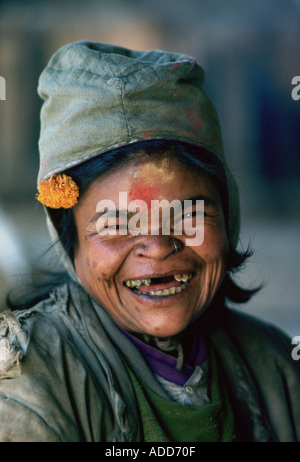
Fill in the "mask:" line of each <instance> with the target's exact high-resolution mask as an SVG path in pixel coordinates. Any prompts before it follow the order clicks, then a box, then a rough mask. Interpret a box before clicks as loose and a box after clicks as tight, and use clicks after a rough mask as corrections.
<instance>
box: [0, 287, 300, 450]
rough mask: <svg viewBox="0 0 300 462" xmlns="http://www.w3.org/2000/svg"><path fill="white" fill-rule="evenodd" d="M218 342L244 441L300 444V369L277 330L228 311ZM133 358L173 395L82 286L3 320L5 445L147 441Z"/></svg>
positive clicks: (145, 375)
mask: <svg viewBox="0 0 300 462" xmlns="http://www.w3.org/2000/svg"><path fill="white" fill-rule="evenodd" d="M211 341H212V344H213V345H214V347H215V350H216V352H217V359H218V362H219V365H220V367H221V368H222V370H223V374H224V377H225V380H226V382H227V386H228V388H229V390H230V395H231V397H232V403H233V407H234V411H235V416H236V420H237V423H238V429H239V433H240V439H242V440H243V441H249V440H250V441H282V442H287V441H299V440H300V400H299V389H300V367H299V363H300V361H299V363H297V361H294V360H293V359H292V357H291V350H292V347H291V343H290V341H289V340H288V339H286V337H285V335H283V334H282V333H281V332H278V330H277V329H275V328H274V327H272V326H269V325H266V324H263V323H261V322H259V321H257V320H255V319H254V318H252V317H249V316H246V315H242V314H239V313H237V312H235V311H231V310H228V313H227V315H226V316H225V317H224V321H223V323H222V325H221V326H220V327H218V328H217V329H216V330H215V331H214V332H213V334H212V338H211ZM122 357H125V358H126V359H127V361H128V362H129V364H130V365H131V367H132V368H134V370H135V371H136V373H137V374H138V375H139V376H140V377H141V378H142V379H143V380H144V381H145V382H146V383H147V384H148V385H149V386H150V387H151V388H152V389H153V390H154V391H156V392H157V393H158V394H159V395H160V396H162V397H165V398H166V396H165V392H164V390H163V389H162V388H161V386H160V385H159V383H158V382H157V380H156V379H155V377H154V376H153V375H152V373H151V371H150V369H149V368H148V366H147V365H146V363H145V362H144V360H143V358H142V356H141V355H140V353H139V352H138V350H137V349H136V348H135V346H134V345H133V344H132V343H131V342H130V340H128V339H127V337H125V336H124V335H123V333H122V332H121V331H120V330H119V329H118V327H117V326H116V325H115V324H114V322H113V321H112V319H111V318H110V317H109V315H108V314H107V313H106V312H105V310H104V309H102V308H101V307H100V306H98V305H97V304H95V303H94V302H93V301H92V300H91V299H90V297H89V296H88V295H87V294H86V293H85V292H84V291H83V290H82V289H81V288H80V287H79V286H77V285H76V284H75V283H70V284H64V285H61V286H58V287H57V288H56V289H55V290H54V291H53V292H52V294H51V296H50V298H49V299H47V300H45V301H42V302H40V303H39V304H37V305H36V306H35V307H33V308H31V309H28V310H24V311H18V312H13V313H11V312H5V313H2V314H0V441H2V442H3V441H18V442H22V441H26V442H32V441H34V442H58V441H62V442H75V441H77V442H78V441H82V442H84V441H111V442H118V441H141V438H142V436H141V430H140V428H139V416H138V408H137V404H136V399H135V394H134V391H133V388H132V385H131V381H130V378H129V375H128V372H127V369H126V367H125V366H124V361H123V359H122Z"/></svg>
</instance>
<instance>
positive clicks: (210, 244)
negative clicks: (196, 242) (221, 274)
mask: <svg viewBox="0 0 300 462" xmlns="http://www.w3.org/2000/svg"><path fill="white" fill-rule="evenodd" d="M195 251H196V253H197V254H198V255H199V256H200V258H202V259H203V260H204V261H205V262H206V263H209V262H212V263H217V262H219V263H220V264H221V263H222V264H223V265H224V266H225V265H226V261H227V258H228V253H229V248H228V241H227V237H226V233H225V232H223V230H221V229H215V228H213V229H212V228H211V227H207V228H205V232H204V241H203V243H202V245H200V246H199V247H196V248H195Z"/></svg>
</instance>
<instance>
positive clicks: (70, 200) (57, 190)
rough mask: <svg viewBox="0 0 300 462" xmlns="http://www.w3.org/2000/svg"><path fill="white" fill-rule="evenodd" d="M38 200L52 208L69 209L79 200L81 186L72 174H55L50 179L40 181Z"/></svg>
mask: <svg viewBox="0 0 300 462" xmlns="http://www.w3.org/2000/svg"><path fill="white" fill-rule="evenodd" d="M38 190H39V194H37V200H38V201H40V202H41V203H42V204H44V205H46V206H47V207H51V208H52V209H60V208H64V209H69V208H71V207H73V206H74V205H75V204H77V202H78V197H79V188H78V186H77V184H76V183H75V181H74V180H72V178H71V177H70V176H67V175H65V174H64V173H58V174H57V175H56V174H53V175H52V176H51V178H49V179H48V180H44V181H40V185H39V186H38Z"/></svg>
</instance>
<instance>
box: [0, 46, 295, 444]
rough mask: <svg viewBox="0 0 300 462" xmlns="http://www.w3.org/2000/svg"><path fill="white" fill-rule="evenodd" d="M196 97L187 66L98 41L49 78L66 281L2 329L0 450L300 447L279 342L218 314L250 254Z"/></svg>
mask: <svg viewBox="0 0 300 462" xmlns="http://www.w3.org/2000/svg"><path fill="white" fill-rule="evenodd" d="M202 84H203V70H202V68H201V67H200V66H199V65H198V64H197V63H196V61H195V60H193V59H192V58H190V57H188V56H185V55H179V54H175V53H169V52H162V51H149V52H145V53H144V52H137V51H130V50H127V49H124V48H120V47H115V46H111V45H103V44H98V43H91V42H78V43H74V44H70V45H67V46H66V47H63V48H62V49H60V50H59V51H58V52H57V53H56V54H55V55H54V56H53V57H52V59H51V60H50V62H49V64H48V66H47V68H46V69H45V70H44V72H43V73H42V75H41V78H40V82H39V93H40V95H41V97H42V98H43V99H44V105H43V108H42V113H41V121H42V126H41V138H40V172H39V185H38V187H39V195H38V199H39V201H40V202H42V203H43V204H44V205H45V209H46V213H47V218H48V225H49V229H50V232H51V235H52V237H53V240H54V241H56V247H57V250H58V252H59V255H60V259H61V262H62V263H63V265H64V267H65V268H66V270H67V274H68V278H67V279H66V280H65V281H63V280H62V281H61V282H60V283H58V284H56V285H55V286H54V287H53V288H52V290H51V291H47V293H46V294H45V293H44V294H39V295H38V300H39V301H38V302H37V300H35V302H33V301H32V302H31V303H29V307H28V304H27V308H26V309H21V308H24V307H21V306H19V310H17V311H10V312H5V313H4V314H2V316H1V319H2V322H1V331H0V332H1V335H2V337H1V340H0V342H1V347H2V349H1V369H0V370H1V378H2V380H1V382H0V391H1V395H0V396H1V401H0V412H1V424H0V428H1V430H0V435H1V441H110V442H112V441H113V442H122V441H124V442H126V441H127V442H130V441H150V442H163V441H168V442H172V441H173V442H202V441H297V440H299V436H300V422H299V416H300V412H299V404H298V399H297V391H298V385H299V379H300V376H299V375H300V374H299V367H298V366H297V364H296V363H295V362H294V361H293V360H292V359H291V354H290V350H291V349H290V342H289V340H287V339H286V338H285V336H284V335H283V334H282V333H280V332H278V331H277V330H276V329H274V328H273V327H271V326H269V325H264V324H262V323H260V322H258V321H257V320H255V319H253V318H251V317H248V316H245V315H242V314H238V313H237V312H235V311H233V310H229V309H228V308H226V300H232V301H234V302H238V303H241V302H245V301H247V300H249V298H250V297H251V296H252V295H253V293H254V292H255V291H250V290H244V289H241V288H239V287H238V286H237V285H236V284H235V283H234V282H233V280H232V279H231V273H232V272H234V271H237V270H238V269H239V268H240V266H241V265H242V263H243V262H244V261H245V259H246V258H247V257H248V256H249V252H246V253H245V254H240V253H239V252H238V251H237V250H236V246H237V242H238V234H239V212H238V194H237V188H236V185H235V182H234V180H233V178H232V176H231V174H230V172H229V170H228V167H227V165H226V161H225V158H224V154H223V148H222V139H221V132H220V128H219V123H218V117H217V114H216V111H215V109H214V107H213V105H212V103H211V101H210V100H209V98H208V97H207V95H206V93H205V92H204V90H203V87H202ZM203 201H204V202H203ZM158 203H159V204H160V205H162V208H159V207H157V204H158ZM172 204H173V205H174V207H173V208H172V207H171V205H172ZM203 204H204V206H203ZM163 206H165V209H163ZM165 210H167V211H168V212H169V213H168V214H165V215H164V211H165ZM203 230H204V235H203ZM297 367H298V368H297Z"/></svg>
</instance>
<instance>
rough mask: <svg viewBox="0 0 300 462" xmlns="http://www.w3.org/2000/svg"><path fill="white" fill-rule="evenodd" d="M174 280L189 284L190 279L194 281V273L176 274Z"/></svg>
mask: <svg viewBox="0 0 300 462" xmlns="http://www.w3.org/2000/svg"><path fill="white" fill-rule="evenodd" d="M174 279H175V280H176V281H177V282H181V281H182V282H187V281H188V280H189V279H192V273H184V274H174Z"/></svg>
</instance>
